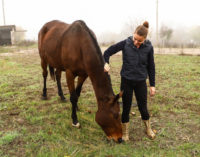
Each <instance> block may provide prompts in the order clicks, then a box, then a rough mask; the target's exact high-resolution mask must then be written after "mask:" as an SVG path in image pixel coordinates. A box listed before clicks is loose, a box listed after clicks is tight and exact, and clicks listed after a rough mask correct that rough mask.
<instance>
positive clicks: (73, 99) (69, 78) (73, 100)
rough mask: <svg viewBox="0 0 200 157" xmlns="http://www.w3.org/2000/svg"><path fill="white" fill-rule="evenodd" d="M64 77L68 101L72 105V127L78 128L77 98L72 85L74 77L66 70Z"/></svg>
mask: <svg viewBox="0 0 200 157" xmlns="http://www.w3.org/2000/svg"><path fill="white" fill-rule="evenodd" d="M66 77H67V85H68V88H69V92H70V101H71V103H72V115H71V117H72V121H73V122H72V126H74V127H77V128H79V127H80V124H79V122H78V119H77V115H76V108H77V102H78V96H77V94H76V90H75V85H74V79H75V76H74V75H73V73H72V72H71V71H70V70H66Z"/></svg>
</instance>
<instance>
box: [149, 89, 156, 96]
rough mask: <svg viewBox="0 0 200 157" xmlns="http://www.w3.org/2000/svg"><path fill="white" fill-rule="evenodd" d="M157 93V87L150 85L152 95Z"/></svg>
mask: <svg viewBox="0 0 200 157" xmlns="http://www.w3.org/2000/svg"><path fill="white" fill-rule="evenodd" d="M155 93H156V88H155V87H150V96H154V95H155Z"/></svg>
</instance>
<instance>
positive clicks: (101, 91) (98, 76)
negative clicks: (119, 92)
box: [89, 70, 114, 104]
mask: <svg viewBox="0 0 200 157" xmlns="http://www.w3.org/2000/svg"><path fill="white" fill-rule="evenodd" d="M89 77H90V79H91V82H92V85H93V88H94V91H95V95H96V98H97V102H98V104H101V103H102V102H103V101H105V99H106V98H110V97H112V96H113V95H114V93H113V90H112V86H111V83H110V80H109V78H108V76H107V74H105V73H104V71H103V70H97V71H95V73H93V74H91V75H89Z"/></svg>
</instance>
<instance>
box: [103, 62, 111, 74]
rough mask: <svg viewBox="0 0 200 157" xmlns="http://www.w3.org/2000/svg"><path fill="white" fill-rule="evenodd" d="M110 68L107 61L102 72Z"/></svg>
mask: <svg viewBox="0 0 200 157" xmlns="http://www.w3.org/2000/svg"><path fill="white" fill-rule="evenodd" d="M109 70H110V66H109V64H108V63H106V64H105V65H104V72H108V71H109Z"/></svg>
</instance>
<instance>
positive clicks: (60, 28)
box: [38, 20, 69, 68]
mask: <svg viewBox="0 0 200 157" xmlns="http://www.w3.org/2000/svg"><path fill="white" fill-rule="evenodd" d="M68 26H69V24H66V23H64V22H61V21H57V20H54V21H50V22H48V23H46V24H45V25H44V26H43V27H42V28H41V30H40V32H39V35H38V48H39V53H40V57H41V59H45V60H46V62H47V63H48V64H50V65H51V66H52V67H55V68H57V67H59V66H61V65H60V64H61V58H60V56H61V55H60V52H59V51H58V46H59V45H60V42H61V41H60V39H61V38H62V35H63V33H64V32H65V31H66V30H67V29H68Z"/></svg>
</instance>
